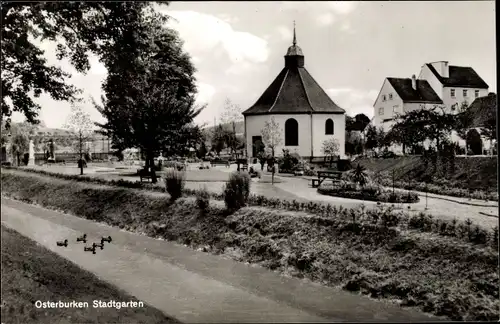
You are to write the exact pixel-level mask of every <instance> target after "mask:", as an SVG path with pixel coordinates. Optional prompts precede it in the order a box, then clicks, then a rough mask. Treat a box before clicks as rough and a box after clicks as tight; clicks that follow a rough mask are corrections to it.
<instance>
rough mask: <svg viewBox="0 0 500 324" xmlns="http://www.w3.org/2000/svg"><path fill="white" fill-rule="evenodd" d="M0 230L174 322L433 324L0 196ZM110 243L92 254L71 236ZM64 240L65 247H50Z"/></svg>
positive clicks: (423, 317) (264, 271)
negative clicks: (39, 247) (410, 323)
mask: <svg viewBox="0 0 500 324" xmlns="http://www.w3.org/2000/svg"><path fill="white" fill-rule="evenodd" d="M2 225H4V226H7V227H9V228H12V229H14V230H16V231H18V232H19V233H21V234H22V235H24V236H26V237H29V238H31V239H33V240H35V241H37V242H38V243H40V244H41V245H43V246H45V247H46V248H48V249H49V250H52V251H54V252H56V253H58V254H60V255H62V256H63V257H65V258H67V259H69V260H70V261H72V262H74V263H76V264H77V265H79V266H80V267H82V268H84V269H86V270H89V271H91V272H93V273H95V274H96V275H97V276H98V277H100V278H101V279H103V280H106V281H108V282H110V283H112V284H114V285H116V286H118V287H119V288H121V289H123V290H125V291H126V292H128V293H130V294H132V295H134V296H135V297H137V298H138V299H139V300H142V301H144V302H146V303H148V304H150V305H151V306H153V307H156V308H158V309H160V310H162V311H163V312H165V313H166V314H168V315H170V316H173V317H176V318H177V319H179V320H180V321H184V322H191V323H202V322H226V323H228V322H233V323H234V322H327V321H335V322H339V321H340V322H342V321H353V322H355V321H377V322H387V321H391V322H393V321H394V322H398V321H405V322H407V321H432V320H436V318H433V317H430V316H428V315H426V314H423V313H420V312H418V311H416V310H414V309H402V308H400V307H399V306H397V305H395V304H391V303H388V302H386V301H375V300H371V299H369V298H367V297H364V296H359V295H354V294H350V293H348V292H344V291H339V290H336V289H333V288H329V287H325V286H321V285H318V284H314V283H311V282H308V281H304V280H300V279H296V278H287V277H283V276H281V275H279V274H277V273H274V272H271V271H269V270H267V269H264V268H260V267H253V266H249V265H246V264H243V263H239V262H236V261H233V260H229V259H226V258H223V257H220V256H215V255H211V254H207V253H202V252H197V251H195V250H192V249H190V248H188V247H184V246H180V245H177V244H174V243H171V242H166V241H162V240H155V239H152V238H149V237H145V236H141V235H137V234H133V233H129V232H125V231H122V230H119V229H117V228H113V227H109V226H107V225H103V224H97V223H94V222H92V221H89V220H85V219H81V218H78V217H74V216H70V215H67V214H62V213H58V212H54V211H50V210H47V209H44V208H40V207H37V206H33V205H29V204H26V203H22V202H18V201H15V200H11V199H8V198H4V197H2ZM82 233H86V234H87V237H88V238H89V240H90V242H93V241H97V240H98V239H99V238H100V237H102V236H107V235H111V237H112V239H113V241H112V243H111V244H107V245H106V246H105V248H104V250H102V251H101V250H98V251H97V254H95V255H93V254H92V253H89V252H84V251H83V245H82V244H81V243H78V244H77V243H76V237H77V236H79V235H81V234H82ZM66 238H67V239H68V240H69V245H68V247H66V248H63V247H58V246H56V241H58V240H63V239H66Z"/></svg>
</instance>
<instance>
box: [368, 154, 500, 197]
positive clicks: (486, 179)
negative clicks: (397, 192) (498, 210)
mask: <svg viewBox="0 0 500 324" xmlns="http://www.w3.org/2000/svg"><path fill="white" fill-rule="evenodd" d="M359 163H360V164H361V165H363V166H364V167H366V168H367V169H368V170H370V171H373V172H380V171H382V172H387V173H389V174H392V171H393V170H394V171H395V177H396V180H401V181H407V180H409V179H410V180H415V181H421V179H423V177H424V176H425V175H426V173H427V172H431V171H432V168H425V166H424V165H423V163H422V161H421V160H420V157H416V156H408V157H396V158H394V159H374V158H363V159H361V160H359ZM455 163H456V169H455V172H454V173H453V174H447V175H446V177H445V179H446V180H450V181H452V182H454V183H455V185H456V186H460V187H461V188H468V181H469V175H470V179H471V188H472V189H479V190H485V191H496V190H497V189H496V188H497V158H496V157H493V158H479V157H471V158H461V157H457V158H456V162H455Z"/></svg>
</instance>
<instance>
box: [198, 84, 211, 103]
mask: <svg viewBox="0 0 500 324" xmlns="http://www.w3.org/2000/svg"><path fill="white" fill-rule="evenodd" d="M197 88H198V93H197V94H196V101H197V103H198V104H205V103H207V102H209V101H210V100H211V99H212V98H213V96H214V95H215V92H216V90H215V87H213V86H212V85H210V84H207V83H203V82H198V84H197Z"/></svg>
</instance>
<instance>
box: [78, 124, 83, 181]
mask: <svg viewBox="0 0 500 324" xmlns="http://www.w3.org/2000/svg"><path fill="white" fill-rule="evenodd" d="M79 144H80V175H83V149H82V145H83V143H82V133H81V132H80V143H79Z"/></svg>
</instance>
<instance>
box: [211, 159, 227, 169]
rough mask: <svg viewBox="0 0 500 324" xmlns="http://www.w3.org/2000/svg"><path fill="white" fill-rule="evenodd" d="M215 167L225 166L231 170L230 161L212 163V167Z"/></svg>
mask: <svg viewBox="0 0 500 324" xmlns="http://www.w3.org/2000/svg"><path fill="white" fill-rule="evenodd" d="M215 165H225V166H226V168H229V166H230V164H229V161H222V160H218V161H217V160H215V161H212V162H210V166H212V167H213V166H215Z"/></svg>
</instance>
